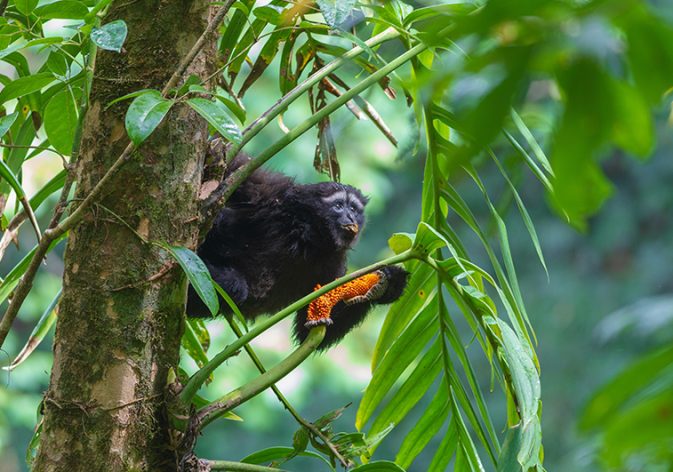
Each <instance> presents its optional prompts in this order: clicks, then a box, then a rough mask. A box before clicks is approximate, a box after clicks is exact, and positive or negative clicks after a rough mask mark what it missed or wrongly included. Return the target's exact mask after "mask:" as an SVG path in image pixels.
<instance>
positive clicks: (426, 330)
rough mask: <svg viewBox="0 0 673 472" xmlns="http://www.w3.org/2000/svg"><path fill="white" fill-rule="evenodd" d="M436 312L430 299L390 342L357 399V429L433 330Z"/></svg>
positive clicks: (361, 426) (428, 339)
mask: <svg viewBox="0 0 673 472" xmlns="http://www.w3.org/2000/svg"><path fill="white" fill-rule="evenodd" d="M437 316H438V313H437V300H436V299H433V300H432V301H431V302H430V303H429V304H428V305H426V307H425V308H424V309H423V311H421V313H420V314H419V315H418V316H417V317H416V318H415V319H414V321H412V322H411V324H410V325H409V326H408V327H407V328H406V329H405V330H404V332H402V334H400V336H399V338H398V339H397V340H396V341H395V342H394V343H393V344H392V345H391V346H390V349H389V350H388V352H387V353H386V355H385V357H384V358H383V360H382V361H381V363H380V364H379V365H378V366H377V367H376V369H375V370H374V372H373V374H372V380H371V381H370V382H369V385H368V386H367V389H366V390H365V393H364V395H363V396H362V400H361V401H360V406H359V408H358V411H357V414H356V418H355V426H356V427H357V428H358V430H362V428H363V427H364V425H365V423H367V421H368V420H369V418H370V417H371V416H372V414H373V413H374V410H375V409H376V407H377V406H378V405H379V404H380V403H381V401H382V400H383V398H384V397H385V395H386V394H387V393H388V392H389V391H390V389H391V388H392V386H393V385H394V384H395V382H396V381H397V380H398V379H399V378H400V376H401V375H402V373H403V372H404V371H405V370H406V369H407V368H408V367H409V365H410V364H411V363H412V362H413V361H414V360H415V359H416V357H417V356H418V355H419V353H420V352H421V351H422V350H423V348H424V347H425V345H426V344H427V343H428V342H429V341H430V339H431V338H432V337H433V336H434V335H435V334H436V332H437V330H436V324H435V323H436V321H437Z"/></svg>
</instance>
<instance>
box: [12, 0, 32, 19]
mask: <svg viewBox="0 0 673 472" xmlns="http://www.w3.org/2000/svg"><path fill="white" fill-rule="evenodd" d="M37 1H38V0H14V5H15V6H16V9H17V10H19V11H20V12H21V13H23V14H24V15H26V16H28V15H29V14H30V13H31V12H32V11H33V10H34V9H35V7H36V6H37Z"/></svg>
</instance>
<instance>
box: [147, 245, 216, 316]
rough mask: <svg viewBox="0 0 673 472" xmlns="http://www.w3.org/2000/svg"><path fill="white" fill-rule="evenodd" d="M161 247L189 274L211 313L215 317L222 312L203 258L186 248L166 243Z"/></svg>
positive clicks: (195, 288) (188, 276)
mask: <svg viewBox="0 0 673 472" xmlns="http://www.w3.org/2000/svg"><path fill="white" fill-rule="evenodd" d="M159 246H160V247H162V248H164V249H166V250H167V251H168V252H169V253H170V254H171V256H173V258H174V259H175V260H176V261H178V263H179V264H180V267H182V270H184V271H185V274H187V278H188V279H189V282H190V283H191V284H192V287H194V290H196V293H197V294H198V295H199V297H200V298H201V300H203V303H204V304H205V305H206V306H207V307H208V310H209V311H210V313H211V314H212V315H213V316H215V315H217V314H218V312H219V311H220V303H219V300H218V298H217V293H216V292H215V287H214V286H213V280H212V279H211V277H210V272H208V268H207V267H206V264H204V263H203V261H202V260H201V258H200V257H199V256H197V255H196V254H195V253H194V252H193V251H190V250H189V249H187V248H186V247H179V246H171V245H169V244H166V243H160V244H159Z"/></svg>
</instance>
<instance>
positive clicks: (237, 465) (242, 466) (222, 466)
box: [205, 461, 286, 472]
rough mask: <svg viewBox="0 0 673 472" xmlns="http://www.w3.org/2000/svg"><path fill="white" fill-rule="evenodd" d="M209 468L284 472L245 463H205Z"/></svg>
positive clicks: (243, 471) (235, 470) (244, 471)
mask: <svg viewBox="0 0 673 472" xmlns="http://www.w3.org/2000/svg"><path fill="white" fill-rule="evenodd" d="M205 462H206V464H208V466H209V467H210V469H209V470H230V471H233V472H286V470H285V469H276V468H275V467H266V466H263V465H257V464H246V463H245V462H232V461H205Z"/></svg>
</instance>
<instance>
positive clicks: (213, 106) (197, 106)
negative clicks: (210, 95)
mask: <svg viewBox="0 0 673 472" xmlns="http://www.w3.org/2000/svg"><path fill="white" fill-rule="evenodd" d="M187 104H188V105H189V106H190V107H192V108H193V109H194V110H196V112H197V113H198V114H199V115H201V116H202V117H203V118H205V119H206V121H207V122H208V123H210V124H211V125H212V126H213V128H215V129H216V130H217V132H218V133H220V134H221V135H222V137H224V138H226V139H227V140H229V141H232V142H235V143H238V142H240V141H241V139H242V135H241V130H240V129H238V126H236V123H234V120H233V119H232V118H231V116H230V115H229V110H228V109H227V107H226V106H225V105H224V104H223V103H222V102H220V101H219V100H215V101H210V100H206V99H205V98H190V99H189V100H187Z"/></svg>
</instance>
